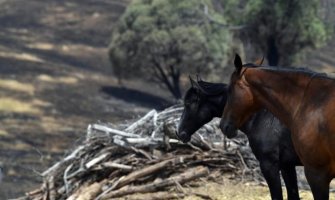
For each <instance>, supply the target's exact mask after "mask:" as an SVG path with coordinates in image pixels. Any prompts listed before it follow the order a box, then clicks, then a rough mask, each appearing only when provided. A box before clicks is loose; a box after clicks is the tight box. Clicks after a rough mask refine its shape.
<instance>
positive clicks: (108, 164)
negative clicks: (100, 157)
mask: <svg viewBox="0 0 335 200" xmlns="http://www.w3.org/2000/svg"><path fill="white" fill-rule="evenodd" d="M101 165H102V166H103V167H107V168H116V169H122V170H126V171H131V170H133V167H132V166H129V165H124V164H119V163H115V162H105V163H102V164H101Z"/></svg>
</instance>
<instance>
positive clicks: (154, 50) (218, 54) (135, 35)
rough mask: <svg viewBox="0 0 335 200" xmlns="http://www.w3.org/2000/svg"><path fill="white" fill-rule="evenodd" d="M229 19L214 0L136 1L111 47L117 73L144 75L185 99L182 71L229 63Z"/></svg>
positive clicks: (208, 70) (212, 68)
mask: <svg viewBox="0 0 335 200" xmlns="http://www.w3.org/2000/svg"><path fill="white" fill-rule="evenodd" d="M205 6H206V8H208V12H209V13H210V14H211V16H212V17H213V18H215V19H218V20H219V21H221V22H225V19H224V18H223V17H222V16H221V15H220V14H218V13H216V12H215V11H214V9H213V5H212V3H211V0H203V1H199V0H134V1H133V2H132V3H131V4H130V5H129V6H128V8H127V10H126V11H125V13H124V14H123V16H122V17H121V19H120V21H119V23H118V26H117V27H116V29H115V31H114V32H113V34H112V40H111V43H110V46H109V56H110V61H111V64H112V67H113V70H114V73H115V74H116V75H117V76H118V77H119V79H121V78H128V77H138V76H142V77H145V78H148V79H149V80H151V81H155V82H156V83H159V84H160V85H161V86H164V87H166V88H167V89H168V90H169V91H170V92H171V93H172V94H173V96H174V97H175V98H177V99H178V98H181V89H180V77H181V75H182V73H185V72H188V73H201V74H209V73H215V72H217V71H218V70H219V69H220V68H222V67H223V66H224V65H225V62H226V60H227V59H226V58H227V56H228V52H229V46H230V44H231V43H232V40H231V34H230V32H229V31H228V30H226V29H222V28H220V27H219V26H218V25H216V24H215V23H212V22H211V21H210V20H209V19H208V18H207V16H206V15H205V13H204V7H205Z"/></svg>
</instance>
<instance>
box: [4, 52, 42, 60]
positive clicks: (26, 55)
mask: <svg viewBox="0 0 335 200" xmlns="http://www.w3.org/2000/svg"><path fill="white" fill-rule="evenodd" d="M0 57H3V58H12V59H16V60H22V61H30V62H44V60H43V59H42V58H40V57H38V56H36V55H33V54H30V53H16V52H0Z"/></svg>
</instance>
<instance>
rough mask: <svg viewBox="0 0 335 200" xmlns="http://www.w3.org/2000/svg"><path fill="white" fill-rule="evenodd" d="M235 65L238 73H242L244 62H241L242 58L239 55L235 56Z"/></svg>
mask: <svg viewBox="0 0 335 200" xmlns="http://www.w3.org/2000/svg"><path fill="white" fill-rule="evenodd" d="M234 65H235V68H236V71H237V73H238V74H239V73H240V72H241V69H242V60H241V57H240V56H239V55H238V54H236V55H235V59H234Z"/></svg>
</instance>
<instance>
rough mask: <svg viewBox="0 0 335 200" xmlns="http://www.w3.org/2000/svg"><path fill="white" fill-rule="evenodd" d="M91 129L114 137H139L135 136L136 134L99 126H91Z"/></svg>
mask: <svg viewBox="0 0 335 200" xmlns="http://www.w3.org/2000/svg"><path fill="white" fill-rule="evenodd" d="M91 129H95V130H99V131H102V132H107V133H111V134H116V135H120V136H123V137H134V138H137V137H140V136H139V135H136V134H132V133H127V132H124V131H120V130H117V129H113V128H109V127H106V126H102V125H100V124H93V125H91Z"/></svg>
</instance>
